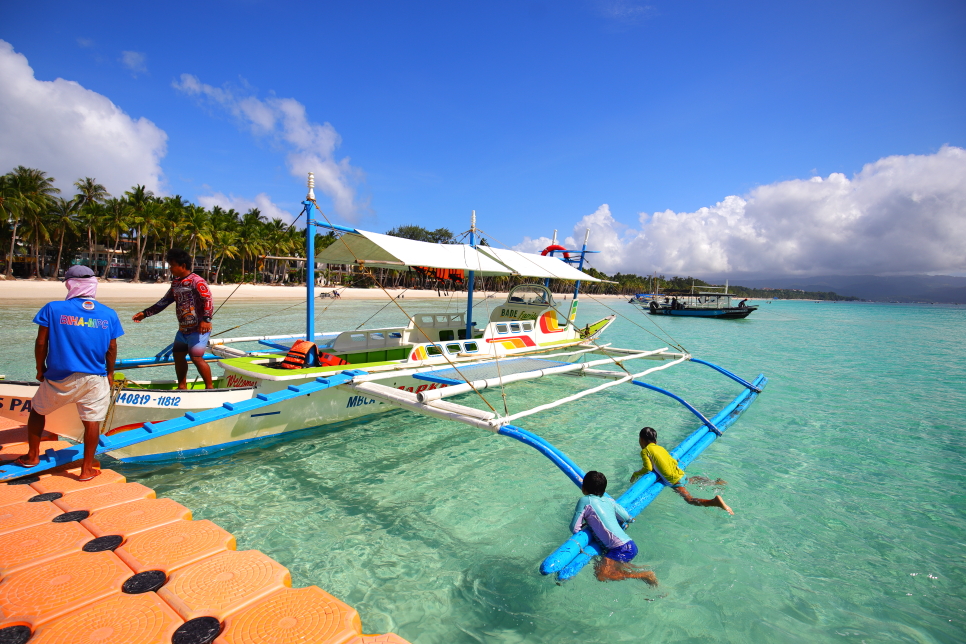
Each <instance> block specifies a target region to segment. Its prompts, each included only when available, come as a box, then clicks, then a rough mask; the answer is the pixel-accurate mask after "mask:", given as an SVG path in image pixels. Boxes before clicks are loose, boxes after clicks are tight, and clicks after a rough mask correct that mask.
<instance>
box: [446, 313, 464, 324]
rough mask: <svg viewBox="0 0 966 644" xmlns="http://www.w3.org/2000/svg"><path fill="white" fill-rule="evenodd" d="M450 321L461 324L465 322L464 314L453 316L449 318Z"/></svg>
mask: <svg viewBox="0 0 966 644" xmlns="http://www.w3.org/2000/svg"><path fill="white" fill-rule="evenodd" d="M449 321H450V322H456V323H460V322H462V321H463V315H462V314H457V315H451V316H449Z"/></svg>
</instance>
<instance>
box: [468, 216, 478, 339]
mask: <svg viewBox="0 0 966 644" xmlns="http://www.w3.org/2000/svg"><path fill="white" fill-rule="evenodd" d="M470 248H476V211H475V210H474V211H473V214H472V215H470ZM468 272H469V275H467V277H466V339H467V340H472V339H473V282H475V281H476V272H475V271H468Z"/></svg>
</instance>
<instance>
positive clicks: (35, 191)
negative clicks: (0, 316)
mask: <svg viewBox="0 0 966 644" xmlns="http://www.w3.org/2000/svg"><path fill="white" fill-rule="evenodd" d="M8 176H9V177H10V182H11V183H12V186H13V198H12V199H11V200H10V203H11V205H12V206H13V209H14V212H15V213H16V214H17V216H18V219H19V218H23V219H24V223H25V226H26V227H27V235H25V238H27V239H30V240H31V241H33V244H34V257H35V259H36V263H35V264H34V270H33V275H34V276H37V277H39V276H40V269H41V268H42V266H41V257H40V245H41V244H42V243H43V242H45V241H46V240H47V238H48V233H47V228H46V227H45V226H44V221H43V217H44V215H46V214H47V212H48V211H49V210H50V207H51V205H52V203H53V196H54V195H55V194H57V193H59V192H60V188H57V187H55V186H54V181H55V179H54V178H53V177H48V176H47V173H46V172H44V171H43V170H37V169H36V168H27V167H24V166H22V165H19V166H17V167H16V168H14V169H13V172H11V173H10V174H9V175H8ZM11 259H12V257H11ZM11 275H12V262H11V265H10V266H8V273H7V276H8V277H9V276H11Z"/></svg>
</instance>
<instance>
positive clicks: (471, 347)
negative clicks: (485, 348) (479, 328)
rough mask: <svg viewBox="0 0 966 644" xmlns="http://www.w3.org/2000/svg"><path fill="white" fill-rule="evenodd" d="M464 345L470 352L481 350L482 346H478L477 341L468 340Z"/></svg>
mask: <svg viewBox="0 0 966 644" xmlns="http://www.w3.org/2000/svg"><path fill="white" fill-rule="evenodd" d="M463 346H464V347H465V348H466V350H467V351H468V352H470V353H473V352H474V351H479V350H480V348H479V347H478V346H476V343H475V342H467V343H466V344H464V345H463Z"/></svg>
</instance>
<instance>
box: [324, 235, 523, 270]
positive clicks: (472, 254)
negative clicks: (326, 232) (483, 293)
mask: <svg viewBox="0 0 966 644" xmlns="http://www.w3.org/2000/svg"><path fill="white" fill-rule="evenodd" d="M356 233H358V234H356ZM356 233H346V234H345V235H343V236H342V237H341V238H340V239H339V240H338V241H336V242H335V243H334V244H332V245H331V246H329V247H328V248H326V249H324V250H323V251H322V252H320V253H319V254H317V255H316V256H315V261H317V262H322V263H325V264H355V263H356V261H357V260H361V261H362V262H364V263H365V264H366V266H375V267H383V268H395V269H397V270H398V269H401V268H404V267H405V266H428V267H430V268H455V269H463V270H467V271H476V272H477V273H479V274H481V275H511V274H512V273H513V271H511V270H510V269H509V268H507V267H506V266H504V265H503V264H500V263H498V262H496V261H494V260H492V259H491V258H489V257H487V256H486V255H484V254H482V253H479V252H477V251H476V250H475V249H474V248H473V247H472V246H469V245H467V244H431V243H429V242H421V241H415V240H412V239H404V238H402V237H393V236H392V235H382V234H380V233H371V232H368V231H365V230H358V231H356Z"/></svg>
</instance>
